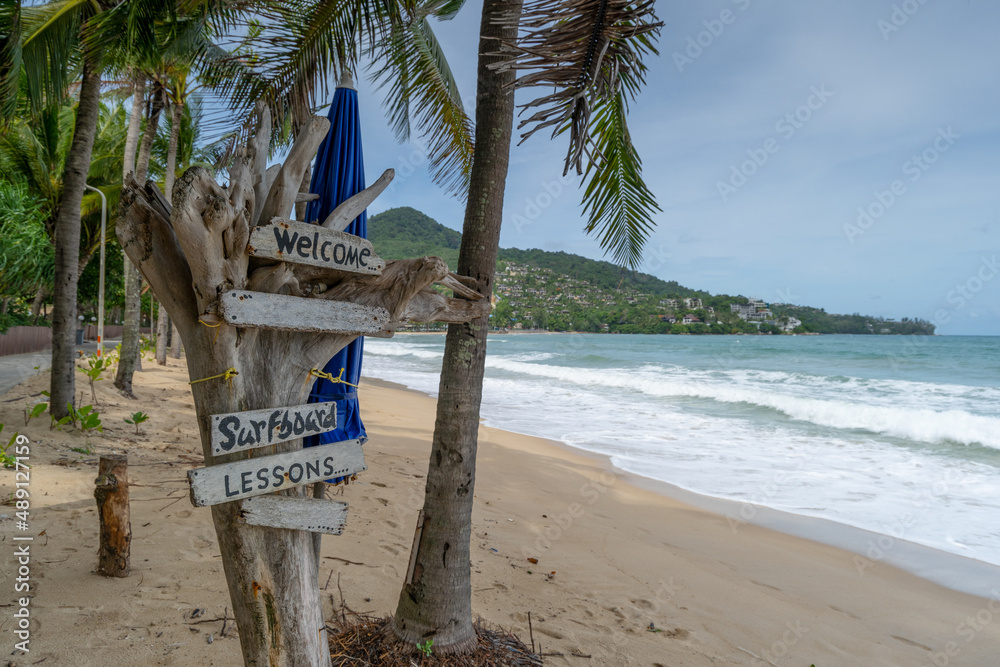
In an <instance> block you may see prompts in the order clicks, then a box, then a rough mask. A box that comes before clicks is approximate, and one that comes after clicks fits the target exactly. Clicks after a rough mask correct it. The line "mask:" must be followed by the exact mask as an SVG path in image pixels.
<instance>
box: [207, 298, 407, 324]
mask: <svg viewBox="0 0 1000 667" xmlns="http://www.w3.org/2000/svg"><path fill="white" fill-rule="evenodd" d="M219 313H220V315H221V316H222V318H223V319H224V320H225V321H226V323H227V324H231V325H233V326H236V327H257V328H263V329H280V330H283V331H319V332H325V333H357V334H372V333H379V332H381V331H384V330H385V329H386V327H387V326H388V325H389V321H390V316H389V311H387V310H386V309H385V308H378V307H376V306H362V305H359V304H356V303H348V302H345V301H326V300H324V299H305V298H302V297H298V296H287V295H285V294H267V293H265V292H248V291H246V290H229V291H227V292H223V293H222V295H221V296H220V297H219Z"/></svg>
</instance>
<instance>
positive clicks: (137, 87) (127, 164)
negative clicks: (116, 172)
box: [122, 74, 146, 262]
mask: <svg viewBox="0 0 1000 667" xmlns="http://www.w3.org/2000/svg"><path fill="white" fill-rule="evenodd" d="M145 92H146V76H145V75H143V74H136V75H135V83H134V84H133V87H132V115H131V116H129V119H128V134H126V135H125V156H124V159H123V161H122V179H123V180H124V178H125V177H126V176H128V175H129V174H131V173H132V172H133V171H135V151H136V148H137V147H138V146H139V131H140V130H141V129H142V106H143V96H144V95H145ZM125 261H126V262H127V261H128V258H127V257H126V258H125Z"/></svg>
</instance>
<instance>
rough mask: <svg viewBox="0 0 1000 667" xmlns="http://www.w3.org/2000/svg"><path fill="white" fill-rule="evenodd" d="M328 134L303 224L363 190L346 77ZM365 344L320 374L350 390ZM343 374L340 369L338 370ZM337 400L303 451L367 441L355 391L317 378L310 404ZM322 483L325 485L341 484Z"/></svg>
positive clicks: (354, 227) (363, 224)
mask: <svg viewBox="0 0 1000 667" xmlns="http://www.w3.org/2000/svg"><path fill="white" fill-rule="evenodd" d="M328 117H329V119H330V133H329V134H328V135H327V137H326V139H324V140H323V143H322V144H320V147H319V152H318V153H317V154H316V166H315V169H314V170H313V174H312V183H311V184H310V186H309V192H311V193H313V194H317V195H319V199H317V200H314V201H311V202H309V204H308V206H307V208H306V222H310V223H313V224H318V223H321V222H323V221H324V220H325V219H326V217H327V216H328V215H329V214H330V213H331V212H332V211H333V209H335V208H336V207H337V206H338V205H340V204H341V203H343V202H344V201H345V200H346V199H349V198H350V197H352V196H354V195H356V194H357V193H359V192H361V191H362V190H364V189H365V165H364V159H363V158H362V155H361V122H360V116H359V113H358V92H357V91H356V90H355V89H354V86H353V82H352V81H351V78H350V75H348V74H346V73H345V75H344V77H342V78H341V80H340V83H339V84H338V86H337V90H336V91H335V92H334V94H333V104H332V105H331V106H330V113H329V114H328ZM344 231H345V232H347V233H348V234H354V235H355V236H360V237H362V238H367V237H368V214H367V212H362V213H361V215H359V216H358V217H357V218H355V219H354V220H353V221H352V222H351V224H349V225H348V226H347V228H346V229H345V230H344ZM363 350H364V339H363V338H362V337H360V336H359V337H358V338H357V339H356V340H355V341H354V342H353V343H351V344H350V345H348V346H347V347H345V348H344V349H342V350H341V351H340V352H338V353H337V354H336V355H334V357H333V358H332V359H330V361H329V363H327V364H326V366H325V367H324V368H323V371H324V372H326V373H329V374H330V375H332V376H333V377H335V378H340V377H342V378H343V379H344V380H345V381H346V382H349V383H350V384H352V385H356V384H358V381H359V380H360V379H361V356H362V352H363ZM341 369H343V370H341ZM323 401H336V403H337V429H336V430H334V431H331V432H329V433H324V434H322V435H318V436H310V437H308V438H306V439H305V446H306V447H314V446H316V445H321V444H326V443H328V442H340V441H342V440H353V439H355V438H361V439H362V442H364V440H367V438H368V436H367V434H366V433H365V426H364V424H362V423H361V411H360V409H359V406H358V392H357V390H356V389H355V388H354V387H352V386H349V385H347V384H344V383H341V382H333V381H331V380H327V379H322V378H321V379H319V380H317V381H316V384H315V385H313V390H312V393H311V394H310V396H309V402H310V403H319V402H323ZM340 479H343V478H338V479H337V480H327V481H331V482H332V481H340Z"/></svg>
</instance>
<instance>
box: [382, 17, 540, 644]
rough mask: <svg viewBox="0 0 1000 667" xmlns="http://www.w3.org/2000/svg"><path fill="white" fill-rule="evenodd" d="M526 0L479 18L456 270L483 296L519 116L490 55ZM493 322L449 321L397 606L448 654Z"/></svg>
mask: <svg viewBox="0 0 1000 667" xmlns="http://www.w3.org/2000/svg"><path fill="white" fill-rule="evenodd" d="M521 4H522V3H521V0H486V2H485V3H484V5H483V18H482V23H481V26H480V35H481V37H480V41H479V72H478V89H477V91H476V99H477V104H476V144H475V145H476V153H475V159H474V161H473V165H472V177H471V182H470V185H469V199H468V204H467V205H466V209H465V222H464V225H463V228H462V246H461V250H460V251H459V259H458V273H459V274H460V275H465V276H471V277H473V278H475V279H476V283H477V286H476V289H477V291H479V292H480V293H481V294H492V293H493V279H494V273H495V271H496V260H497V250H498V248H499V243H500V223H501V219H502V217H503V196H504V186H505V184H506V180H507V166H508V162H509V158H510V138H511V128H512V125H513V120H514V92H513V88H512V87H511V86H510V84H511V83H512V82H513V74H512V73H511V72H506V73H498V72H496V71H494V70H491V69H489V67H488V65H489V64H490V63H491V62H493V61H494V60H496V57H493V56H488V55H486V54H489V53H494V52H496V51H499V44H498V43H497V39H499V38H504V39H511V38H513V37H514V36H515V35H516V30H512V29H510V28H507V27H504V26H500V25H497V24H496V20H497V19H498V18H499V17H500V16H503V15H506V14H509V13H511V12H515V13H520V11H521ZM488 329H489V318H488V317H483V318H480V319H477V320H473V321H472V322H470V323H468V324H451V325H449V326H448V337H447V339H446V342H445V351H444V363H443V367H442V370H441V383H440V387H439V390H438V392H439V393H438V403H437V420H436V422H435V425H434V443H433V447H432V450H431V458H430V465H429V467H428V471H427V486H426V488H425V491H424V511H423V515H422V516H423V522H424V525H423V531H422V532H421V534H420V539H419V541H418V543H417V544H416V545H415V549H416V554H414V556H413V557H411V558H412V560H413V562H414V566H413V567H412V570H411V572H412V574H411V575H410V577H409V580H408V581H406V582H404V585H403V590H402V591H401V592H400V595H399V605H398V607H397V609H396V619H395V629H396V633H397V634H398V635H399V637H400V638H402V639H403V640H404V641H408V642H413V643H416V642H418V641H425V640H426V639H428V638H431V637H432V638H433V639H434V650H435V651H440V652H441V653H460V652H465V651H468V650H471V649H473V648H475V645H476V635H475V630H474V628H473V625H472V583H471V564H470V546H469V541H470V538H471V535H472V499H473V487H474V484H475V475H476V448H477V445H478V436H479V408H480V403H481V402H482V390H483V372H484V369H485V365H486V332H487V330H488Z"/></svg>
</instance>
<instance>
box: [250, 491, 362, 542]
mask: <svg viewBox="0 0 1000 667" xmlns="http://www.w3.org/2000/svg"><path fill="white" fill-rule="evenodd" d="M240 520H241V521H243V522H244V523H248V524H251V525H253V526H270V527H272V528H285V529H289V530H307V531H309V532H310V533H325V534H327V535H340V534H341V533H343V532H344V524H345V523H346V521H347V503H342V502H339V501H336V500H321V499H318V498H286V497H283V496H258V497H256V498H248V499H246V500H244V501H243V509H242V510H240Z"/></svg>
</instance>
